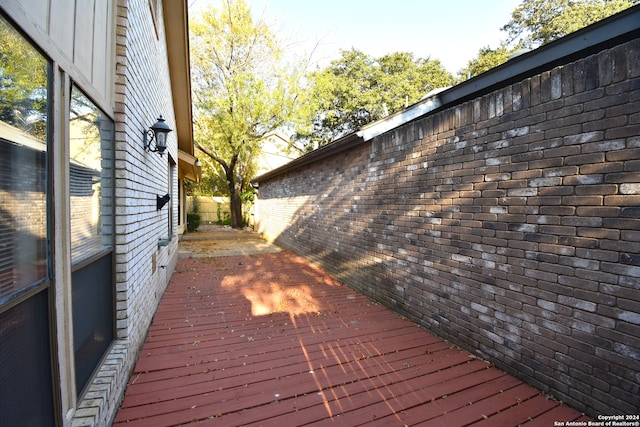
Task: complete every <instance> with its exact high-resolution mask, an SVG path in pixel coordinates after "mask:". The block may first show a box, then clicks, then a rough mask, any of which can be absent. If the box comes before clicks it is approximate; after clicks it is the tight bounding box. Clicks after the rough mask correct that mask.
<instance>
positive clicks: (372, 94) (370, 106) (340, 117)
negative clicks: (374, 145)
mask: <svg viewBox="0 0 640 427" xmlns="http://www.w3.org/2000/svg"><path fill="white" fill-rule="evenodd" d="M341 54H342V57H341V58H339V59H337V60H334V61H332V62H331V64H330V65H329V66H328V67H327V68H325V69H324V70H321V71H318V72H315V73H312V74H311V75H310V77H309V80H310V86H311V87H310V89H309V92H308V96H307V108H308V114H309V116H310V117H311V122H310V123H311V125H310V126H307V127H305V128H297V129H296V131H297V135H296V140H297V141H298V143H299V144H301V145H302V146H303V149H302V150H303V151H308V150H310V149H314V148H317V147H318V146H322V145H325V144H327V143H329V142H331V141H333V140H335V139H337V138H339V137H341V136H344V135H346V134H349V133H351V132H355V131H356V130H358V129H360V128H361V127H363V126H364V125H366V124H368V123H371V122H373V121H376V120H379V119H382V118H384V117H386V116H387V115H389V114H393V113H395V112H397V111H400V110H402V109H404V108H405V107H407V106H408V105H410V104H413V103H415V102H417V101H419V100H420V99H421V98H422V97H424V96H425V95H426V94H427V93H428V92H429V91H431V90H432V89H435V88H439V87H446V86H451V85H452V84H453V83H454V78H453V76H452V75H451V74H450V73H449V72H448V71H446V70H445V68H444V67H443V66H442V65H441V64H440V62H439V61H437V60H430V59H421V58H414V56H413V54H411V53H408V52H397V53H393V54H390V55H386V56H383V57H381V58H376V59H374V58H371V57H369V56H368V55H366V54H364V53H363V52H361V51H359V50H356V49H351V50H346V51H342V52H341Z"/></svg>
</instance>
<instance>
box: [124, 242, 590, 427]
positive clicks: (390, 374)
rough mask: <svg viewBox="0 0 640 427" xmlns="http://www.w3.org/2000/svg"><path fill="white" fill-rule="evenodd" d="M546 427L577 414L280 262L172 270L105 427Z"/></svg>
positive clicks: (213, 262)
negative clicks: (540, 424) (539, 426)
mask: <svg viewBox="0 0 640 427" xmlns="http://www.w3.org/2000/svg"><path fill="white" fill-rule="evenodd" d="M554 417H558V418H557V419H563V420H564V419H566V420H569V419H579V417H581V414H579V413H577V412H576V411H573V410H572V409H570V408H567V407H566V406H562V405H560V404H559V403H558V402H554V401H551V400H548V399H546V398H545V397H544V396H543V395H542V394H540V393H539V392H538V391H537V390H535V389H533V388H532V387H529V386H527V385H524V384H523V383H522V382H521V381H519V380H517V379H515V378H513V377H511V376H509V375H507V374H505V373H504V372H502V371H500V370H498V369H496V368H495V367H493V366H491V365H490V364H489V363H488V362H485V361H482V360H480V359H477V358H475V357H473V356H471V355H470V354H469V353H467V352H465V351H463V350H461V349H459V348H457V347H455V346H452V345H450V344H449V343H447V342H445V341H443V340H441V339H440V338H437V337H435V336H434V335H432V334H430V333H429V332H427V331H425V330H424V329H422V328H419V327H417V326H416V325H415V324H413V323H411V322H409V321H408V320H406V319H403V318H401V317H399V316H398V315H396V314H394V313H393V312H391V311H390V310H388V309H386V308H385V307H382V306H380V305H378V304H375V303H373V302H372V301H370V300H369V299H368V298H366V297H364V296H362V295H359V294H357V293H355V292H354V291H353V290H351V289H349V288H346V287H344V286H341V285H340V284H339V283H338V282H336V281H335V280H334V279H333V278H331V277H330V276H329V275H327V274H326V273H324V272H322V270H320V269H318V268H317V267H315V266H313V265H312V264H310V263H309V262H308V261H306V260H304V259H303V258H301V257H298V256H296V255H294V254H291V253H289V252H286V251H283V252H279V253H273V254H261V255H252V256H236V257H221V258H197V259H182V260H180V261H179V263H178V266H177V268H176V271H175V273H174V275H173V277H172V279H171V281H170V283H169V286H168V288H167V291H166V292H165V295H164V296H163V298H162V300H161V302H160V304H159V307H158V311H157V313H156V315H155V317H154V320H153V323H152V325H151V327H150V329H149V333H148V337H147V339H146V341H145V344H144V345H143V347H142V350H141V352H140V356H139V359H138V361H137V363H136V366H135V367H134V371H133V373H132V375H131V378H130V380H129V383H128V387H127V390H126V393H125V398H124V400H123V402H122V404H121V407H120V410H119V411H118V414H117V416H116V420H115V423H114V426H124V425H127V426H129V427H135V426H154V427H161V426H174V425H189V424H192V425H213V426H238V425H256V426H258V425H263V426H267V425H280V426H284V425H286V426H288V425H348V426H355V425H361V424H366V425H405V424H406V425H429V426H432V425H436V426H437V425H446V426H457V425H465V424H471V423H480V425H481V424H482V423H486V425H511V424H509V423H511V422H512V421H510V420H518V423H520V422H522V423H524V422H531V423H533V424H531V425H536V424H535V423H534V421H535V420H539V421H542V420H544V421H545V422H547V421H548V420H551V419H553V420H555V419H556V418H554ZM505 420H506V421H505ZM505 422H506V424H505ZM512 425H517V423H515V421H513V424H512Z"/></svg>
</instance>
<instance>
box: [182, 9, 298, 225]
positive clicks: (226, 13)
mask: <svg viewBox="0 0 640 427" xmlns="http://www.w3.org/2000/svg"><path fill="white" fill-rule="evenodd" d="M190 30H191V37H192V38H191V60H192V81H193V94H194V104H193V107H194V118H195V120H194V131H195V141H196V146H197V147H198V148H199V149H200V151H202V153H204V154H205V155H206V156H208V157H209V159H211V161H212V164H213V165H214V168H213V169H214V170H215V172H210V178H209V179H210V180H211V183H210V184H211V187H216V188H218V187H219V186H218V183H219V181H220V180H219V179H218V178H219V177H223V179H224V183H225V188H224V190H225V193H226V194H227V195H229V197H230V200H231V212H232V225H233V226H234V227H236V226H238V227H239V226H241V222H242V218H241V217H242V213H241V198H240V195H241V194H242V193H243V192H244V191H246V190H247V188H248V187H249V180H250V179H251V178H252V177H253V174H254V173H255V170H256V164H255V163H256V158H257V156H258V155H259V154H260V151H261V147H262V143H263V137H264V136H265V135H266V134H268V133H269V132H271V131H273V130H275V129H277V128H279V127H281V126H284V125H286V124H287V123H289V122H290V121H291V120H293V118H294V117H295V114H294V107H295V104H296V99H297V96H296V94H297V90H298V84H299V81H300V79H299V78H298V74H299V73H298V72H297V71H296V70H295V69H293V68H285V66H284V65H283V64H282V62H281V61H280V58H281V56H282V55H281V54H282V52H281V49H280V46H279V42H278V40H277V38H276V37H275V35H274V34H273V33H272V31H271V30H270V28H269V27H268V26H267V24H266V23H265V22H264V21H262V20H258V21H254V20H253V18H252V14H251V9H250V8H249V7H248V5H247V4H246V2H245V1H244V0H227V1H224V2H222V4H221V7H220V9H219V10H217V9H213V8H210V9H208V10H205V11H204V12H203V13H202V15H201V16H200V17H198V18H196V19H195V20H193V21H192V22H191V23H190Z"/></svg>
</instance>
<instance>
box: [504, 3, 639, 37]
mask: <svg viewBox="0 0 640 427" xmlns="http://www.w3.org/2000/svg"><path fill="white" fill-rule="evenodd" d="M634 3H637V1H631V0H524V1H523V2H522V3H521V4H520V6H518V7H517V8H516V9H515V10H514V11H513V12H512V13H511V20H510V21H509V22H508V23H507V24H506V25H505V26H504V27H503V28H502V29H503V30H504V31H506V32H507V33H508V34H509V37H508V40H507V41H508V42H510V43H513V42H517V43H518V44H521V45H522V46H524V47H528V48H534V47H538V46H540V45H543V44H546V43H549V42H550V41H552V40H556V39H558V38H560V37H563V36H566V35H567V34H569V33H572V32H574V31H577V30H579V29H581V28H584V27H586V26H587V25H591V24H593V23H595V22H598V21H600V20H602V19H604V18H606V17H608V16H611V15H613V14H616V13H618V12H621V11H622V10H624V9H627V8H629V7H631V6H633V5H634Z"/></svg>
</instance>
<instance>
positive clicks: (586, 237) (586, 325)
mask: <svg viewBox="0 0 640 427" xmlns="http://www.w3.org/2000/svg"><path fill="white" fill-rule="evenodd" d="M256 219H257V224H258V230H259V231H260V232H261V233H263V234H264V235H265V237H267V238H269V239H271V240H275V241H276V242H277V243H278V244H280V245H283V246H285V247H288V248H290V249H292V250H294V251H296V252H298V253H301V254H304V255H306V256H308V257H310V258H312V259H314V260H315V261H316V262H318V263H320V264H321V265H322V266H323V267H324V268H325V269H327V270H328V271H329V272H331V273H332V274H334V275H335V276H336V277H337V278H338V279H340V280H341V281H342V282H343V283H345V284H347V285H349V286H351V287H353V288H355V289H356V290H359V291H361V292H363V293H364V294H366V295H368V296H370V297H371V298H373V299H374V300H376V301H378V302H380V303H382V304H384V305H386V306H388V307H391V308H392V309H394V310H396V311H397V312H398V313H400V314H402V315H404V316H406V317H408V318H409V319H411V320H413V321H415V322H417V323H419V324H421V325H423V326H425V327H426V328H428V329H430V330H431V331H433V332H434V333H436V334H438V335H440V336H443V337H444V338H446V339H448V340H450V341H451V342H453V343H455V344H457V345H460V346H462V347H464V348H466V349H469V350H471V351H473V352H475V353H476V354H478V355H479V356H481V357H483V358H486V359H489V360H491V361H493V362H494V363H495V364H496V365H497V366H498V367H500V368H502V369H504V370H506V371H507V372H509V373H511V374H514V375H516V376H518V377H520V378H522V379H524V380H526V381H527V382H529V383H531V384H532V385H534V386H536V387H538V388H539V389H541V390H543V391H546V392H549V393H550V394H552V395H553V396H555V397H557V398H560V399H562V400H563V401H565V402H566V403H567V404H569V405H571V406H573V407H575V408H577V409H579V410H583V411H587V413H589V414H590V415H592V416H595V415H597V414H614V413H626V414H632V413H638V411H639V410H640V408H639V406H640V401H639V398H638V396H640V385H639V384H640V348H639V347H640V345H639V344H638V343H639V342H640V40H633V41H631V42H628V43H626V44H622V45H619V46H617V47H615V48H612V49H610V50H605V51H602V52H600V53H599V54H597V55H593V56H589V57H587V58H584V59H581V60H578V61H576V62H573V63H570V64H568V65H565V66H560V67H556V68H554V69H551V70H548V71H545V72H542V73H541V74H539V75H535V76H533V77H531V78H528V79H526V80H523V81H520V82H517V83H513V84H510V85H508V86H505V87H502V88H500V89H497V90H495V91H494V92H492V93H489V94H487V95H484V96H482V97H479V98H476V99H473V100H470V101H468V102H464V103H461V104H459V105H455V106H452V107H449V108H446V109H444V110H442V111H439V112H436V113H433V114H430V115H427V116H426V117H423V118H422V119H419V120H417V121H414V122H411V123H408V124H406V125H403V126H401V127H399V128H396V129H394V130H392V131H389V132H387V133H385V134H383V135H381V136H379V137H377V138H375V139H373V140H372V141H369V142H366V143H363V144H361V145H359V146H356V147H355V148H352V149H350V150H348V151H345V152H342V153H339V154H337V155H334V156H332V157H328V158H325V159H322V160H320V161H318V162H316V163H313V164H311V165H308V166H305V167H304V168H301V169H298V170H293V171H288V172H286V173H285V174H282V175H280V176H276V177H274V178H272V179H269V180H267V181H265V182H260V198H259V200H258V202H257V206H256Z"/></svg>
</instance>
